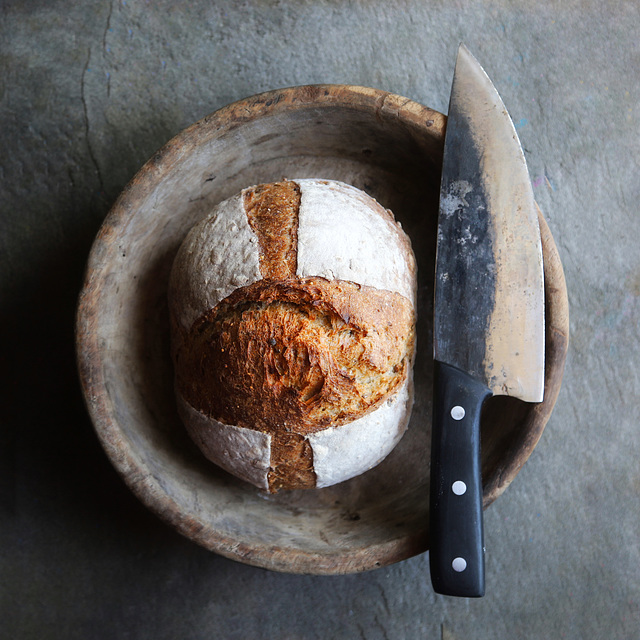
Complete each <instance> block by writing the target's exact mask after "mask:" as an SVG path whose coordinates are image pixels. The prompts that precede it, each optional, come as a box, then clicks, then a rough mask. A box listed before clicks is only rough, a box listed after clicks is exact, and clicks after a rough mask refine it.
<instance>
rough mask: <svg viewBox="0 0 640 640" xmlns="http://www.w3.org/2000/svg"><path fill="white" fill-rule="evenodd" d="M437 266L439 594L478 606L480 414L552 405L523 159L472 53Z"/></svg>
mask: <svg viewBox="0 0 640 640" xmlns="http://www.w3.org/2000/svg"><path fill="white" fill-rule="evenodd" d="M436 256H437V257H436V273H435V308H434V335H433V338H434V359H435V362H434V375H435V379H434V412H433V431H432V448H431V501H430V520H431V522H430V551H429V556H430V568H431V580H432V583H433V587H434V589H435V591H436V592H438V593H442V594H446V595H454V596H466V597H479V596H482V595H484V589H485V587H484V540H483V523H482V479H481V474H480V412H481V408H482V404H483V402H484V401H485V399H486V398H488V397H489V396H491V395H509V396H514V397H517V398H520V399H521V400H524V401H527V402H541V401H542V397H543V392H544V286H543V275H542V249H541V243H540V230H539V227H538V218H537V211H536V205H535V203H534V199H533V192H532V188H531V182H530V179H529V174H528V172H527V167H526V163H525V159H524V154H523V153H522V148H521V146H520V142H519V140H518V136H517V134H516V131H515V128H514V126H513V123H512V121H511V119H510V117H509V115H508V113H507V111H506V109H505V107H504V104H503V103H502V100H501V99H500V96H499V95H498V92H497V91H496V89H495V87H494V86H493V84H492V83H491V81H490V80H489V78H488V76H487V75H486V73H485V72H484V70H483V69H482V67H481V66H480V65H479V64H478V62H477V60H476V59H475V58H474V57H473V56H472V55H471V53H470V52H469V50H468V49H467V48H466V47H465V46H464V45H461V46H460V49H459V51H458V57H457V60H456V67H455V72H454V78H453V85H452V89H451V98H450V103H449V115H448V119H447V128H446V135H445V147H444V158H443V167H442V178H441V186H440V210H439V216H438V237H437V253H436Z"/></svg>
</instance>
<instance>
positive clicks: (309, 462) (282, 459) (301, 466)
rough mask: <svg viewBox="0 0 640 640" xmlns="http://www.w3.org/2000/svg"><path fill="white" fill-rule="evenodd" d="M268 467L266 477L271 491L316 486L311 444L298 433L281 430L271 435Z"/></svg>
mask: <svg viewBox="0 0 640 640" xmlns="http://www.w3.org/2000/svg"><path fill="white" fill-rule="evenodd" d="M270 467H271V468H270V470H269V473H268V474H267V479H268V482H269V490H270V491H271V492H272V493H275V492H276V491H279V490H280V489H313V488H314V487H315V486H316V474H315V472H314V470H313V451H312V449H311V445H310V444H309V441H308V440H307V439H306V438H305V437H304V436H301V435H300V434H298V433H290V432H287V431H283V432H279V433H277V434H274V435H273V436H272V440H271V461H270Z"/></svg>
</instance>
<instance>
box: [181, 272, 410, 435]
mask: <svg viewBox="0 0 640 640" xmlns="http://www.w3.org/2000/svg"><path fill="white" fill-rule="evenodd" d="M414 339H415V337H414V317H413V310H412V308H411V304H410V303H409V301H408V300H406V298H404V297H403V296H401V295H399V294H396V293H391V292H388V291H379V290H377V289H374V288H371V287H364V286H360V285H356V284H354V283H351V282H344V281H329V280H325V279H323V278H304V279H289V280H286V281H272V280H261V281H259V282H256V283H254V284H252V285H249V286H247V287H243V288H241V289H238V290H236V291H235V292H234V293H233V294H231V295H230V296H228V297H227V298H226V299H225V300H223V301H222V302H221V303H220V304H218V305H217V306H216V307H215V308H214V309H212V310H211V311H210V312H208V313H206V314H204V315H203V316H202V317H201V318H200V319H199V320H198V321H196V323H194V326H193V328H192V330H191V331H190V332H189V336H188V338H187V339H186V344H185V348H184V349H183V350H181V351H182V352H181V353H179V354H177V355H178V357H177V384H178V388H179V390H180V392H181V393H182V394H183V396H184V397H185V399H186V400H187V401H188V402H189V403H190V404H191V405H192V406H193V407H195V408H196V409H198V410H199V411H202V412H203V413H205V414H207V415H209V416H211V417H213V418H215V419H216V420H218V421H220V422H223V423H225V424H235V425H238V426H242V427H247V428H250V429H256V430H258V431H263V432H265V433H270V434H272V435H273V434H276V433H279V432H281V431H292V432H294V433H299V434H302V435H306V434H310V433H314V432H316V431H319V430H321V429H324V428H326V427H328V426H338V425H341V424H344V423H346V422H350V421H351V420H355V419H356V418H359V417H361V416H362V415H364V414H365V413H367V412H369V411H371V410H373V409H375V408H376V407H378V406H379V405H380V404H381V403H382V402H383V401H384V400H386V399H387V398H388V397H389V395H390V394H391V393H393V392H394V390H395V389H396V388H397V387H398V386H399V385H400V384H401V383H402V382H403V381H404V380H405V378H406V376H407V373H408V369H409V367H410V366H411V358H412V354H413V345H414Z"/></svg>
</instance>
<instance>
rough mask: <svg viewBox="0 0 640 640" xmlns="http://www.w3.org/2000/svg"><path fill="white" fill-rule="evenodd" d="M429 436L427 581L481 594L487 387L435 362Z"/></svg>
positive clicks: (457, 592) (441, 589)
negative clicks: (482, 417) (483, 423)
mask: <svg viewBox="0 0 640 640" xmlns="http://www.w3.org/2000/svg"><path fill="white" fill-rule="evenodd" d="M434 373H435V382H434V411H433V426H432V436H431V438H432V440H431V501H430V517H431V526H430V535H431V541H430V552H429V562H430V567H431V581H432V584H433V588H434V590H435V591H436V592H437V593H441V594H443V595H452V596H462V597H468V598H472V597H480V596H483V595H484V540H483V527H482V478H481V474H480V411H481V408H482V403H483V402H484V400H485V398H487V397H488V396H490V395H491V392H490V391H489V389H488V388H487V387H485V386H484V385H483V384H481V383H479V382H477V381H476V380H474V379H473V378H471V377H470V376H469V375H468V374H466V373H464V372H463V371H460V370H459V369H456V368H455V367H451V366H449V365H446V364H442V363H440V362H435V372H434Z"/></svg>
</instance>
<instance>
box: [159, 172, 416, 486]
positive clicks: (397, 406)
mask: <svg viewBox="0 0 640 640" xmlns="http://www.w3.org/2000/svg"><path fill="white" fill-rule="evenodd" d="M415 297H416V266H415V258H414V256H413V252H412V250H411V244H410V241H409V238H408V237H407V235H406V234H405V233H404V232H403V231H402V229H401V227H400V225H399V224H398V223H396V221H395V220H394V217H393V214H392V213H391V212H390V211H388V210H387V209H385V208H384V207H382V206H381V205H380V204H378V203H377V202H376V201H375V200H374V199H373V198H371V197H370V196H368V195H367V194H365V193H364V192H362V191H360V190H358V189H356V188H354V187H352V186H349V185H347V184H344V183H341V182H335V181H328V180H312V179H302V180H285V181H283V182H276V183H271V184H263V185H258V186H254V187H250V188H247V189H245V190H243V191H242V192H241V193H239V194H237V195H235V196H233V197H232V198H230V199H228V200H225V201H224V202H222V203H220V204H219V205H217V206H216V207H215V208H214V209H213V211H211V213H210V214H209V215H208V216H207V217H206V218H204V219H203V220H202V221H201V222H199V223H198V224H197V225H196V226H195V227H194V228H193V229H192V230H191V231H190V233H189V234H188V236H187V237H186V239H185V240H184V242H183V244H182V246H181V247H180V249H179V251H178V254H177V256H176V258H175V261H174V265H173V269H172V273H171V279H170V285H169V306H170V313H171V329H172V352H173V360H174V365H175V385H176V396H177V400H178V408H179V412H180V416H181V419H182V421H183V422H184V424H185V426H186V428H187V430H188V432H189V434H190V436H191V437H192V439H193V440H194V441H195V443H196V444H197V445H198V446H199V448H200V449H201V450H202V452H203V453H204V455H205V456H206V457H207V458H209V459H210V460H211V461H213V462H215V463H216V464H218V465H219V466H221V467H223V468H224V469H226V470H227V471H229V472H230V473H232V474H234V475H236V476H238V477H239V478H242V479H244V480H246V481H248V482H251V483H253V484H254V485H256V486H258V487H260V488H263V489H267V490H269V491H271V492H275V491H278V490H279V489H300V488H311V487H325V486H329V485H332V484H335V483H338V482H342V481H343V480H347V479H349V478H352V477H354V476H356V475H359V474H361V473H363V472H365V471H367V470H368V469H370V468H372V467H374V466H375V465H377V464H378V463H379V462H381V461H382V460H383V459H384V458H385V457H386V456H387V455H388V454H389V453H390V451H391V450H392V449H393V448H394V447H395V445H396V444H397V443H398V441H399V440H400V438H401V437H402V435H403V433H404V431H405V430H406V427H407V424H408V421H409V416H410V412H411V406H412V403H413V388H412V366H413V358H414V353H415V308H416V304H415Z"/></svg>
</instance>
